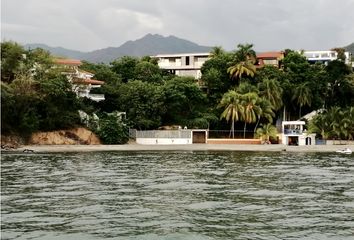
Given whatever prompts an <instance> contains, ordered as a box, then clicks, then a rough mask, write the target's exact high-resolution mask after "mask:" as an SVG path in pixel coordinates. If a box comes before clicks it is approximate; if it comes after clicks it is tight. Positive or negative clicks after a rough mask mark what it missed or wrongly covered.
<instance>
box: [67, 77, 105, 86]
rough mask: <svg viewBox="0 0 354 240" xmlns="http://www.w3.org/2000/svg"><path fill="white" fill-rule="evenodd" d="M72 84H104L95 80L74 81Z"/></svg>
mask: <svg viewBox="0 0 354 240" xmlns="http://www.w3.org/2000/svg"><path fill="white" fill-rule="evenodd" d="M73 82H74V83H81V84H87V85H88V84H92V85H102V84H104V81H99V80H96V79H79V78H77V79H74V81H73Z"/></svg>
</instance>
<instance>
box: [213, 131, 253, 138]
mask: <svg viewBox="0 0 354 240" xmlns="http://www.w3.org/2000/svg"><path fill="white" fill-rule="evenodd" d="M234 137H235V138H239V139H240V138H242V139H243V138H244V132H243V131H242V130H235V131H234ZM208 138H232V131H230V130H208ZM245 138H254V132H253V131H246V134H245Z"/></svg>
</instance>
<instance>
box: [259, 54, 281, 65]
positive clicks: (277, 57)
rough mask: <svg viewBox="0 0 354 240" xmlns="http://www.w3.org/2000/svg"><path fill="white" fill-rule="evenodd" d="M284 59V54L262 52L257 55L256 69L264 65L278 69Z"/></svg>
mask: <svg viewBox="0 0 354 240" xmlns="http://www.w3.org/2000/svg"><path fill="white" fill-rule="evenodd" d="M283 58H284V52H262V53H258V54H257V62H258V65H256V67H258V68H261V67H264V66H266V65H270V66H274V67H277V68H280V65H281V61H282V60H283Z"/></svg>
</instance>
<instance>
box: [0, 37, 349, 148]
mask: <svg viewBox="0 0 354 240" xmlns="http://www.w3.org/2000/svg"><path fill="white" fill-rule="evenodd" d="M252 47H253V46H252V45H250V44H246V45H238V48H237V49H236V50H235V51H233V52H225V51H224V50H223V49H221V48H219V47H216V48H214V49H213V51H212V58H211V59H210V60H208V61H207V62H206V63H205V64H204V65H203V67H202V74H203V75H202V79H201V83H202V84H201V85H198V84H197V82H196V81H195V80H194V79H193V78H188V77H177V76H174V75H171V74H169V73H168V72H166V71H164V70H162V69H160V68H159V67H158V65H157V61H156V59H152V58H150V57H143V58H135V57H122V58H119V59H116V60H115V61H113V62H112V63H111V64H109V65H106V64H92V63H89V62H84V64H83V65H81V66H80V68H81V69H83V70H86V71H90V72H92V73H94V74H95V76H94V78H95V79H98V80H103V81H105V84H104V85H103V87H101V88H99V89H96V90H95V91H96V93H104V94H105V98H106V100H105V101H101V102H93V101H91V100H89V99H83V98H77V97H76V96H75V94H74V93H73V92H72V91H71V89H72V86H71V83H70V82H68V81H67V80H66V78H65V77H64V76H63V75H61V74H60V69H58V68H53V60H52V56H50V54H49V53H48V52H46V51H44V50H41V49H35V50H25V49H23V47H21V46H20V45H18V44H16V43H13V42H4V43H2V44H1V52H2V56H1V73H2V74H1V102H2V106H1V107H2V117H1V130H2V133H5V134H21V135H28V134H30V133H32V132H35V131H44V130H56V129H64V128H69V127H73V126H77V125H80V124H81V122H80V118H79V115H78V110H79V109H80V110H83V111H85V112H87V113H88V114H92V113H96V114H97V115H99V116H102V120H101V124H102V126H103V127H102V128H101V132H98V133H100V134H101V137H102V138H105V142H107V143H115V142H120V143H123V142H125V141H126V139H127V138H126V135H124V134H126V129H127V127H130V128H136V129H156V128H158V127H160V126H163V125H181V126H188V127H189V128H210V129H230V128H231V130H236V129H237V130H240V131H242V132H243V136H244V137H246V135H247V136H249V135H250V134H252V136H253V135H258V136H259V135H260V136H263V137H264V139H266V140H268V139H269V137H272V136H274V131H275V128H274V125H275V124H276V121H277V120H278V119H286V120H293V119H299V118H300V117H301V116H303V115H304V114H306V113H309V112H311V111H313V110H318V109H324V110H323V111H322V114H320V115H318V116H317V117H316V118H315V119H314V121H312V122H311V124H310V129H311V130H313V131H314V132H316V133H318V134H319V136H322V137H323V138H342V139H353V136H354V134H353V132H354V129H353V122H354V119H353V117H354V114H353V110H352V108H351V107H353V106H354V75H353V72H352V69H351V68H350V67H348V66H347V65H346V64H345V63H344V61H342V60H337V61H333V62H330V63H328V65H323V64H314V65H311V64H309V63H308V62H307V61H306V58H305V57H304V56H303V55H301V54H300V53H298V52H295V51H291V50H286V51H285V58H284V59H283V61H282V63H281V66H280V68H278V67H273V66H266V67H263V68H256V67H255V65H257V62H256V56H255V52H254V50H253V48H252ZM114 111H118V112H126V116H127V119H126V123H124V124H123V125H122V124H113V123H114V122H116V120H114V119H111V117H107V116H108V115H107V114H105V113H111V112H114ZM333 111H337V115H336V116H337V118H334V117H329V114H330V113H332V112H333ZM339 113H340V114H341V115H340V114H339ZM105 116H106V117H105ZM331 116H332V115H331ZM338 116H341V117H338ZM322 118H323V119H325V120H326V124H327V125H328V126H327V125H326V127H321V124H322V122H323V121H322ZM111 123H112V124H111ZM112 126H115V129H111V128H112ZM337 126H339V127H337ZM257 129H259V130H258V131H257ZM109 132H114V133H117V134H118V133H121V132H124V134H123V135H122V134H121V135H120V136H122V138H119V139H114V138H112V137H111V136H109V134H107V133H109ZM230 133H231V135H230V136H233V134H234V131H231V132H230Z"/></svg>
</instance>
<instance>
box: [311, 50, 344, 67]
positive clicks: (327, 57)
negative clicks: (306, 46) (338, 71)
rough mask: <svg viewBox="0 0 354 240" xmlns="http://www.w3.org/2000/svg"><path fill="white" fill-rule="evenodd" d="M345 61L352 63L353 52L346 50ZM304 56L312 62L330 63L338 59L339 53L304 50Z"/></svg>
mask: <svg viewBox="0 0 354 240" xmlns="http://www.w3.org/2000/svg"><path fill="white" fill-rule="evenodd" d="M344 55H345V63H346V64H350V61H351V53H350V52H345V53H344ZM304 56H305V57H306V58H307V60H308V61H309V62H311V63H316V62H320V63H324V64H326V63H328V62H330V61H333V60H336V59H337V58H338V53H337V52H336V51H331V50H329V51H304Z"/></svg>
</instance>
